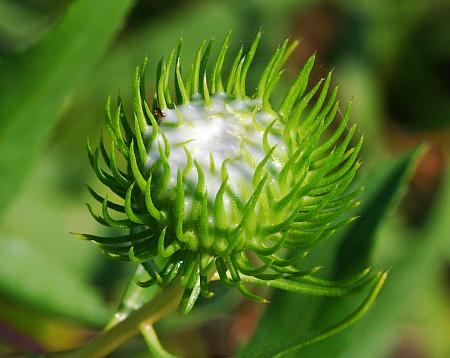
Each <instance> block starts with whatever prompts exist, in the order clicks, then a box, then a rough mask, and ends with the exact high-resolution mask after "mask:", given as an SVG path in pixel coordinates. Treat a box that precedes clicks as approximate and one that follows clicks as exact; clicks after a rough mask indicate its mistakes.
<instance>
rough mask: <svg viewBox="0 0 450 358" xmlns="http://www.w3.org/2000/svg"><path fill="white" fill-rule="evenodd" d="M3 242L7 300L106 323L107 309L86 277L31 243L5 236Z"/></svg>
mask: <svg viewBox="0 0 450 358" xmlns="http://www.w3.org/2000/svg"><path fill="white" fill-rule="evenodd" d="M0 241H1V242H2V259H1V260H0V292H1V293H2V294H4V296H5V297H6V298H9V299H12V300H14V301H15V302H17V303H22V304H25V305H26V306H28V307H30V308H35V309H38V310H40V311H45V312H48V313H51V314H55V315H59V316H64V317H69V318H73V319H77V320H79V321H83V322H85V323H89V324H92V325H96V326H101V325H103V324H104V323H105V322H106V320H107V318H108V316H109V314H110V312H109V310H108V309H107V306H106V305H105V304H104V302H102V300H101V299H100V296H99V295H98V294H97V293H96V291H95V289H94V288H93V287H92V286H90V285H89V284H88V283H87V282H86V281H85V280H83V279H82V277H80V276H79V275H77V274H76V273H74V272H73V271H72V270H70V269H67V268H66V267H65V266H63V265H61V264H58V262H57V261H56V262H55V260H53V258H52V256H51V255H48V254H47V252H44V251H42V249H41V248H40V247H36V246H33V245H32V244H31V243H28V242H26V241H23V240H21V239H18V238H15V237H4V236H0Z"/></svg>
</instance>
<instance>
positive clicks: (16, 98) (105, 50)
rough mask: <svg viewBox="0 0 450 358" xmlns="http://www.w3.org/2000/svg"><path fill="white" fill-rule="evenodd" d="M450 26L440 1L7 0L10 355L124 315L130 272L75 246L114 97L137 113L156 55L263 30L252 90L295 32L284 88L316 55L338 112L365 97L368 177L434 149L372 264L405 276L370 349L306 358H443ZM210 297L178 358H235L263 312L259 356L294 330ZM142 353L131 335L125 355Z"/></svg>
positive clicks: (380, 316)
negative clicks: (93, 144) (417, 151)
mask: <svg viewBox="0 0 450 358" xmlns="http://www.w3.org/2000/svg"><path fill="white" fill-rule="evenodd" d="M75 3H78V4H75ZM73 5H75V7H73ZM80 14H82V16H80ZM449 24H450V3H449V2H448V1H446V0H427V1H411V0H397V1H392V0H379V1H370V0H359V1H356V0H341V1H338V0H336V1H320V0H317V1H311V0H296V1H294V0H277V1H273V0H248V1H238V0H231V1H230V0H229V1H219V0H215V1H206V0H191V1H181V0H172V1H162V0H153V1H144V0H141V1H132V0H127V1H116V0H114V1H109V2H108V1H105V0H101V1H96V2H91V3H90V4H89V2H88V1H68V0H64V1H62V0H22V1H18V0H15V1H14V0H0V150H1V156H2V159H0V176H1V178H0V205H1V209H0V215H1V217H0V253H1V257H0V353H3V352H4V353H7V352H13V351H21V352H36V351H37V352H39V351H47V350H60V349H64V348H68V347H72V346H75V345H77V344H79V343H80V342H82V341H83V340H85V339H88V338H89V337H91V336H92V335H93V334H94V333H95V332H96V331H98V330H99V329H101V327H102V326H103V325H104V324H105V322H107V320H108V319H109V317H110V315H111V314H112V313H113V312H114V309H115V308H116V307H117V304H118V302H119V300H120V297H121V294H122V292H123V290H124V288H125V287H126V284H127V281H128V280H129V278H130V275H131V274H132V272H133V271H134V268H133V265H132V264H122V263H117V262H111V261H109V260H107V259H105V258H104V257H103V256H102V255H101V254H100V252H99V251H98V250H97V249H95V248H94V247H93V246H92V245H90V244H88V243H85V242H81V241H77V240H76V239H75V238H73V237H72V236H71V235H70V234H69V232H71V231H76V232H89V233H101V232H102V230H103V231H104V229H103V228H101V227H99V225H98V224H96V223H95V222H94V220H93V219H92V218H91V217H90V215H89V213H88V211H87V210H86V207H85V206H84V205H83V203H85V202H91V199H90V198H89V196H88V193H87V190H86V188H85V185H84V184H85V183H88V184H89V185H93V186H94V188H97V189H98V190H100V191H101V190H102V188H101V186H99V185H98V183H97V182H96V180H95V178H94V174H93V172H92V170H90V168H89V163H88V160H87V157H86V151H85V147H84V146H85V138H86V137H90V138H91V139H93V140H94V141H95V138H98V136H99V135H100V132H101V129H102V127H103V108H104V103H105V99H106V97H107V96H108V95H113V96H114V95H117V94H119V93H120V94H121V95H122V96H123V97H124V102H125V103H128V107H129V108H128V110H130V107H131V106H130V105H129V104H130V95H131V79H132V75H133V71H134V68H135V67H136V66H137V65H138V64H140V63H142V61H143V59H144V57H145V56H146V55H148V56H149V58H150V62H151V63H150V64H151V66H150V67H151V69H152V70H153V69H154V68H155V65H156V63H157V61H158V60H159V58H160V57H161V56H162V55H164V54H168V53H169V52H170V50H171V49H172V48H174V47H175V46H176V45H177V42H178V39H179V37H180V35H182V36H183V38H184V41H185V44H184V54H185V58H186V60H185V63H189V62H191V60H192V59H193V56H194V53H195V50H196V49H197V47H198V45H199V43H200V41H201V40H202V39H203V38H204V37H210V36H214V37H215V38H216V41H217V42H218V43H219V42H221V41H222V39H223V38H224V36H225V34H226V33H227V32H228V31H229V30H233V42H232V50H235V49H236V48H238V46H240V45H241V44H242V43H244V44H248V42H250V41H251V40H252V38H253V36H254V35H255V33H256V32H257V31H258V29H259V28H260V27H262V28H263V34H264V37H263V38H264V41H262V45H261V47H260V48H259V50H258V54H257V60H256V62H255V66H254V72H253V73H252V74H251V75H253V77H251V78H250V80H252V78H253V82H255V79H256V78H257V74H258V68H261V67H262V66H263V65H264V63H265V62H266V61H267V59H268V57H269V56H270V54H271V52H272V51H273V50H274V49H275V48H276V45H277V44H278V43H279V42H281V41H282V40H283V39H284V38H286V37H290V38H298V39H300V40H301V43H300V46H299V49H298V50H297V51H296V53H295V54H294V55H293V57H292V59H291V60H290V61H289V63H288V71H287V73H286V74H285V83H284V85H283V84H282V85H281V86H280V87H283V86H286V85H287V83H288V82H287V81H288V80H290V79H292V78H293V76H294V75H295V73H296V71H297V70H298V69H299V68H300V67H301V66H302V65H303V64H304V62H305V60H306V59H307V58H308V57H309V56H310V55H311V54H312V53H313V52H315V51H317V65H316V68H315V70H314V73H313V79H314V80H317V79H319V78H320V77H322V76H324V75H325V74H326V73H327V72H328V71H329V70H330V69H332V68H334V69H335V76H334V80H335V82H336V83H339V86H340V97H341V103H346V102H348V101H349V100H350V99H353V115H352V120H353V121H354V122H355V123H357V124H358V126H359V129H360V131H361V132H362V133H364V135H365V138H366V142H365V151H364V153H363V157H364V163H365V165H364V167H363V169H362V170H361V173H362V176H363V177H364V176H365V177H368V178H373V177H374V176H376V174H377V171H378V169H379V168H383V167H385V166H386V165H389V164H388V163H391V162H392V160H393V159H392V158H395V157H397V156H399V155H400V154H401V153H403V152H405V151H407V150H408V149H411V148H413V147H414V146H416V145H417V144H419V143H422V142H428V144H429V149H428V151H427V152H426V154H425V155H423V157H422V158H421V160H420V162H419V163H418V164H417V165H416V166H415V170H414V173H413V175H411V180H410V181H409V185H408V188H407V190H406V191H405V192H404V195H403V196H402V198H401V200H397V203H396V204H397V205H396V206H397V208H396V210H391V211H390V213H389V215H388V216H387V217H385V218H384V219H383V222H382V224H381V225H380V227H379V228H378V229H377V232H376V245H375V248H374V253H373V260H374V263H375V264H376V265H378V266H379V267H392V270H393V272H395V270H396V268H399V271H398V272H400V274H399V276H397V278H398V279H397V280H395V279H394V278H393V279H392V280H391V282H388V285H387V287H386V289H385V292H382V296H381V297H380V300H379V302H378V303H377V305H378V306H377V307H376V310H377V311H376V312H377V314H376V315H375V314H373V315H372V316H370V315H369V316H368V317H367V318H364V319H363V321H362V322H361V324H360V328H359V331H358V332H359V333H358V334H357V335H356V336H355V335H354V336H353V337H358V338H353V339H352V338H348V339H347V341H345V340H344V339H341V340H339V339H338V340H334V341H333V340H331V341H329V342H328V343H326V342H324V343H322V344H323V345H324V348H320V349H319V348H315V347H311V349H309V350H305V353H304V354H305V356H311V357H314V356H315V357H319V356H324V357H325V356H326V357H334V356H346V357H449V356H450V216H449V212H450V176H449V174H450V172H449V154H450V100H449V95H450V93H449V92H450V62H449V60H450V46H449V43H450V25H449ZM216 50H217V46H216ZM152 70H151V71H149V74H150V75H149V76H148V77H149V78H148V83H149V86H150V87H153V83H154V76H153V75H152ZM282 91H283V89H282V88H280V89H279V92H280V93H282ZM399 199H400V198H399ZM318 250H320V248H319V249H318ZM323 250H327V248H324V249H323ZM330 250H331V249H330ZM312 260H313V259H312ZM402 270H403V271H402ZM402 272H404V275H403V276H402ZM393 276H394V275H393ZM394 277H396V276H394ZM390 285H391V286H390ZM216 290H217V291H216V292H217V298H215V300H213V302H204V303H203V304H201V305H200V306H199V308H198V309H196V310H194V312H193V313H192V315H191V316H188V317H185V318H176V317H174V318H170V319H168V320H167V321H166V322H162V323H161V325H160V326H159V327H158V330H159V332H160V333H161V336H162V340H163V341H164V342H166V344H168V346H169V347H173V350H174V351H176V352H179V353H180V354H183V356H190V357H202V356H205V357H207V356H211V357H222V356H228V355H230V354H233V352H235V351H236V349H237V347H239V346H240V345H241V344H244V343H245V342H247V341H248V340H249V337H251V336H252V334H253V332H254V331H255V326H257V325H258V323H257V322H258V319H259V318H260V317H261V316H263V318H262V321H261V322H262V323H261V325H260V329H259V330H258V331H257V333H256V335H255V338H254V340H253V341H252V342H256V343H254V344H255V345H256V346H257V345H258V343H257V342H258V341H259V342H264V341H265V342H266V343H267V342H268V341H267V340H268V339H269V338H273V339H275V338H279V339H281V338H283V337H282V336H277V334H278V335H280V334H286V332H289V331H283V330H279V332H278V333H277V334H273V331H272V332H270V331H267V332H266V331H264V329H265V328H264V327H265V325H266V326H267V322H268V321H267V320H268V318H267V317H269V312H266V315H263V309H262V308H261V307H260V306H259V305H257V304H252V303H249V302H243V301H242V300H241V299H240V298H239V296H238V295H235V294H234V292H231V293H225V291H224V292H221V289H220V288H219V287H217V288H216ZM383 295H385V296H383ZM292 300H293V298H289V297H288V296H283V297H282V298H280V297H274V300H273V304H274V305H275V304H277V305H278V306H277V309H278V312H281V313H284V315H285V316H290V315H291V317H296V316H295V315H294V316H292V312H291V311H290V310H291V309H292V308H293V307H297V306H296V305H297V303H293V301H292ZM286 302H291V305H290V306H289V305H287V303H286ZM295 302H297V301H295ZM298 302H299V303H298V305H300V304H305V305H308V306H307V307H309V305H311V306H314V305H317V303H316V302H315V301H314V300H312V299H311V300H308V301H306V300H304V301H298ZM300 302H301V303H300ZM285 303H286V306H285V305H284V304H285ZM283 310H284V311H283ZM299 319H300V321H299V322H300V323H301V321H302V319H303V318H302V317H300V318H299ZM306 319H307V318H306ZM269 322H271V321H269ZM272 323H273V322H272ZM276 324H277V325H278V324H282V323H280V322H278V323H276ZM286 324H287V326H286V327H288V326H289V322H288V323H286ZM290 324H291V326H289V327H294V326H295V327H296V328H295V329H297V330H298V333H301V332H302V329H304V328H302V326H301V324H299V323H298V322H295V324H294V326H292V322H291V323H290ZM269 326H271V325H270V324H269ZM274 329H275V330H278V329H279V327H278V326H276V325H275V323H273V324H272V330H274ZM355 334H356V333H355ZM186 342H189V345H188V346H186V344H185V343H186ZM315 349H319V350H315ZM146 354H147V353H145V349H144V343H143V340H142V339H141V338H136V339H134V340H132V341H130V342H129V344H127V345H126V346H124V347H122V348H121V350H119V351H118V352H117V353H115V354H114V356H117V357H121V356H127V357H129V356H132V357H140V356H142V357H145V356H146Z"/></svg>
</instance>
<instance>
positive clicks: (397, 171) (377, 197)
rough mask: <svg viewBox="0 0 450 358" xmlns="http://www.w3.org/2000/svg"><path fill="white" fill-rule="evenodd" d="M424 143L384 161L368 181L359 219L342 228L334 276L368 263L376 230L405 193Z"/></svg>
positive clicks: (347, 273) (423, 148)
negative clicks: (399, 155) (398, 156)
mask: <svg viewBox="0 0 450 358" xmlns="http://www.w3.org/2000/svg"><path fill="white" fill-rule="evenodd" d="M424 150H425V146H420V147H418V148H416V149H414V150H412V151H410V152H409V153H407V154H405V155H404V156H402V157H400V158H399V159H397V160H394V161H391V162H387V163H385V164H384V165H383V167H384V168H383V170H380V171H378V172H377V173H374V175H372V176H370V178H369V179H368V180H370V181H369V183H368V187H367V190H366V193H365V195H364V197H363V203H364V205H363V207H362V208H361V210H360V212H359V213H358V215H360V216H361V218H360V219H359V220H357V221H356V222H354V223H353V224H352V225H351V226H350V228H349V229H347V230H346V233H345V236H344V237H343V241H342V243H341V245H340V247H339V249H338V251H337V254H336V261H335V264H334V270H333V272H334V275H335V278H338V277H339V278H341V277H347V276H349V275H351V274H352V273H357V272H359V271H361V270H363V269H364V268H366V267H368V266H370V265H371V254H372V251H373V248H374V245H375V233H376V232H377V230H378V228H379V226H380V224H381V223H382V222H383V219H384V218H385V217H386V214H387V213H389V212H390V211H391V209H393V208H394V207H396V206H397V204H398V203H399V201H400V199H401V198H402V197H403V195H404V194H405V192H406V189H407V186H408V183H409V181H410V179H411V176H412V174H413V171H414V168H415V165H416V164H417V162H418V159H419V158H420V157H421V156H422V155H423V153H424Z"/></svg>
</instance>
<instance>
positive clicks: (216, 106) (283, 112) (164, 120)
mask: <svg viewBox="0 0 450 358" xmlns="http://www.w3.org/2000/svg"><path fill="white" fill-rule="evenodd" d="M260 38H261V33H258V34H257V36H256V38H255V40H254V41H253V43H252V44H251V46H250V48H249V49H248V51H247V53H246V54H245V55H244V53H243V48H242V47H241V49H240V50H239V52H238V53H237V55H236V57H235V59H234V61H233V62H232V66H231V69H230V71H229V73H228V76H227V81H226V83H224V82H223V80H222V67H223V63H224V59H225V57H226V54H227V49H228V46H229V42H230V35H228V36H227V37H226V39H225V41H224V43H223V45H222V47H221V49H220V51H219V54H218V56H217V60H216V61H215V63H214V64H213V65H212V66H210V65H208V59H209V55H210V51H211V46H212V40H210V41H206V40H205V41H204V42H203V43H202V44H201V46H200V48H199V50H198V52H197V55H196V59H195V62H194V64H193V66H192V67H191V70H190V72H189V75H188V77H187V79H186V78H185V77H183V75H182V69H181V61H182V60H181V41H180V44H179V46H178V50H177V51H176V52H175V51H173V52H172V53H171V55H170V57H169V58H168V60H167V61H165V60H164V59H163V60H161V62H160V63H159V66H158V71H157V83H156V91H155V94H154V101H153V104H152V105H149V104H148V102H147V95H146V92H145V83H144V75H145V68H146V62H145V63H144V65H143V66H141V67H138V68H137V70H136V74H135V78H134V82H133V98H134V129H133V128H132V127H133V126H132V125H131V124H130V122H129V120H128V119H127V117H126V115H125V111H124V109H123V106H122V102H121V100H120V98H119V100H118V106H117V109H116V111H115V114H114V115H112V114H111V113H110V101H109V100H108V102H107V106H106V117H105V118H106V127H107V129H108V133H109V135H110V137H111V147H110V150H109V151H108V150H107V148H106V147H105V145H104V143H103V141H102V139H101V140H100V144H99V146H98V148H96V149H95V150H93V149H92V148H91V146H90V145H89V142H88V153H89V159H90V162H91V164H92V167H93V168H94V170H95V172H96V174H97V176H98V178H99V180H100V181H101V182H102V183H103V184H105V185H106V186H107V187H109V189H110V190H111V191H112V192H114V193H115V194H117V195H118V196H119V197H120V198H122V199H123V203H122V204H118V203H113V202H111V201H109V200H108V199H107V198H106V197H102V196H100V195H99V194H98V193H96V192H94V191H93V190H92V189H90V192H91V194H92V195H93V196H94V198H95V199H97V200H98V201H100V202H101V203H102V215H101V216H98V215H96V214H95V213H94V212H93V210H92V208H91V207H90V206H88V207H89V209H90V211H91V213H92V214H93V216H94V218H95V219H96V220H97V221H99V222H100V223H101V224H103V225H106V226H110V227H115V228H121V229H128V230H129V231H128V233H126V234H125V235H123V236H118V237H98V236H93V235H80V236H81V237H82V238H84V239H88V240H91V241H93V242H95V243H96V244H97V245H98V246H99V247H100V248H101V249H102V251H103V252H104V253H105V255H107V256H108V257H111V258H114V259H118V260H132V261H136V262H139V263H142V264H143V266H144V267H145V268H146V270H147V271H148V273H149V274H150V276H151V279H150V280H149V281H147V282H140V283H139V284H140V285H142V286H149V285H152V284H154V283H158V284H160V285H163V284H165V283H168V282H170V281H172V280H174V279H175V278H176V277H181V278H182V280H183V284H184V285H185V286H186V290H185V295H184V300H183V301H182V304H181V306H182V309H183V310H184V311H187V310H189V309H190V308H191V307H192V305H193V303H194V302H195V300H196V299H197V297H198V295H199V293H200V292H201V293H202V294H203V295H204V296H206V297H210V296H212V293H211V292H210V291H209V287H208V283H209V281H211V280H214V279H220V280H221V281H222V282H223V283H224V284H226V285H228V286H235V287H237V288H238V289H239V290H240V291H241V292H242V294H243V295H244V296H246V297H247V298H249V299H253V300H257V301H264V299H263V298H261V297H259V296H257V295H255V294H253V293H251V292H250V291H249V290H248V288H247V286H246V285H245V282H257V283H261V282H267V285H272V286H275V287H281V286H283V285H289V284H290V281H289V280H290V279H293V278H296V280H304V281H303V282H308V283H309V284H310V287H313V288H314V287H315V286H314V285H315V284H317V285H318V286H320V287H322V288H323V287H328V286H327V285H324V284H323V282H322V281H320V280H321V279H318V278H314V277H313V276H311V274H312V273H313V272H315V271H316V270H317V268H312V269H306V270H305V269H299V268H298V267H299V265H298V264H299V262H300V260H301V259H302V258H303V257H304V256H305V255H306V254H307V252H308V251H309V250H310V249H311V248H313V247H314V246H316V245H318V244H319V243H321V242H322V241H324V240H325V239H327V238H328V237H329V236H330V235H332V234H333V233H334V232H335V231H336V230H337V229H338V228H340V227H342V226H343V225H345V224H346V223H348V222H349V221H351V220H352V219H343V220H340V219H339V218H340V217H341V216H342V214H343V213H345V212H347V211H348V210H349V209H351V208H352V207H354V206H355V205H356V204H357V203H356V202H355V197H356V196H357V194H358V192H359V189H357V190H355V191H352V192H350V193H349V192H347V188H348V187H349V185H350V183H351V181H352V179H353V177H354V175H355V173H356V171H357V170H358V168H359V166H360V162H359V160H358V153H359V151H360V148H361V145H362V139H359V140H357V141H356V145H355V146H352V144H351V141H352V138H353V136H354V133H355V127H354V126H352V127H350V128H349V129H348V120H349V114H350V106H348V107H347V110H346V111H345V114H344V115H343V118H341V119H340V120H339V121H338V122H335V119H336V117H337V114H338V112H339V103H338V101H337V100H336V96H337V88H334V89H333V90H330V85H331V73H330V74H328V76H327V77H326V78H325V79H324V80H321V81H319V83H317V84H315V85H313V86H312V87H311V88H309V89H308V79H309V75H310V73H311V70H312V68H313V64H314V56H312V57H311V58H309V59H308V61H307V62H306V64H305V66H304V67H303V69H301V71H300V72H299V74H298V76H297V77H296V79H295V80H294V81H293V83H292V85H291V87H290V88H289V89H288V91H287V93H286V94H285V96H284V97H283V98H282V100H281V102H280V104H279V105H277V106H274V105H273V104H272V103H271V95H272V92H273V91H274V90H275V88H276V86H277V84H278V82H279V80H280V77H281V75H282V73H283V65H284V63H285V62H286V60H287V58H288V57H289V55H290V54H291V52H292V51H293V50H294V48H295V47H296V46H297V42H294V43H292V44H290V43H289V42H288V41H287V40H286V41H285V42H284V43H283V44H282V45H281V46H279V47H278V49H277V50H276V51H275V53H274V55H273V56H272V58H271V59H270V61H269V62H268V64H267V66H266V67H265V69H264V70H263V72H262V74H261V76H260V79H259V82H258V85H257V88H256V91H255V92H254V93H252V94H251V95H248V94H247V90H248V88H247V86H246V78H247V73H248V71H249V69H250V65H251V63H252V60H253V57H254V55H255V52H256V49H257V46H258V43H259V41H260ZM172 68H174V75H173V77H174V82H175V95H176V99H175V98H174V96H173V94H172V93H171V91H170V88H169V87H170V86H169V80H170V78H171V72H172ZM209 71H211V72H209ZM209 73H211V75H209ZM331 125H333V130H332V131H329V133H328V130H329V129H330V126H331ZM118 155H121V156H122V157H123V158H124V159H125V162H126V165H125V166H122V167H121V166H120V165H119V161H118V158H117V156H118ZM100 158H103V162H104V164H101V163H100ZM104 165H106V167H107V168H108V169H109V170H105V169H104ZM110 210H113V211H116V212H118V213H121V214H122V218H120V219H117V218H113V217H112V216H111V215H110ZM366 273H367V271H364V274H361V275H360V276H358V280H359V279H361V278H362V277H363V276H365V274H366ZM243 278H245V280H244V279H243ZM280 280H281V281H280ZM292 282H294V281H292ZM295 282H301V281H295ZM349 282H350V281H348V282H347V284H346V286H345V287H348V286H349V284H348V283H349ZM354 282H356V281H352V282H351V283H352V284H353V283H354ZM286 287H287V286H286ZM281 288H285V287H281Z"/></svg>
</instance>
